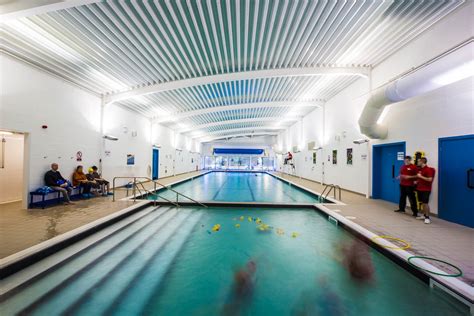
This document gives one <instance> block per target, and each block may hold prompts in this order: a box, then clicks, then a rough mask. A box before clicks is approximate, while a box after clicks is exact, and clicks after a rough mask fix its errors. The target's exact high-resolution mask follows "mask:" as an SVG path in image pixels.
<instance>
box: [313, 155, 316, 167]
mask: <svg viewBox="0 0 474 316" xmlns="http://www.w3.org/2000/svg"><path fill="white" fill-rule="evenodd" d="M315 164H316V152H313V165H315Z"/></svg>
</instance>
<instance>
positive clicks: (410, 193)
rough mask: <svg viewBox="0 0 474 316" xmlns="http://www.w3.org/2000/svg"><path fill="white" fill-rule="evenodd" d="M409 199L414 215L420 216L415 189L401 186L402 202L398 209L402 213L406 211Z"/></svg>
mask: <svg viewBox="0 0 474 316" xmlns="http://www.w3.org/2000/svg"><path fill="white" fill-rule="evenodd" d="M407 197H408V199H409V200H410V205H411V210H412V211H413V214H415V215H416V214H418V208H417V204H416V197H415V187H412V186H406V185H400V202H399V204H398V209H399V210H400V211H405V207H406V206H407Z"/></svg>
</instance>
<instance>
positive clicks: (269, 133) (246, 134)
mask: <svg viewBox="0 0 474 316" xmlns="http://www.w3.org/2000/svg"><path fill="white" fill-rule="evenodd" d="M239 136H252V137H253V136H278V133H274V132H267V133H238V134H230V135H225V136H213V137H206V138H204V139H202V140H201V143H207V142H212V141H213V140H217V139H223V138H229V137H239Z"/></svg>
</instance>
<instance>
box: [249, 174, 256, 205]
mask: <svg viewBox="0 0 474 316" xmlns="http://www.w3.org/2000/svg"><path fill="white" fill-rule="evenodd" d="M247 185H248V187H249V190H250V195H251V196H252V201H253V202H255V196H254V195H253V191H252V187H251V186H250V177H247Z"/></svg>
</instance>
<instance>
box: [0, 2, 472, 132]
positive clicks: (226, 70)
mask: <svg viewBox="0 0 474 316" xmlns="http://www.w3.org/2000/svg"><path fill="white" fill-rule="evenodd" d="M463 3H464V1H462V0H428V1H423V0H418V1H414V0H396V1H382V0H365V1H364V0H357V1H356V0H348V1H335V0H327V1H316V0H174V1H171V0H155V1H151V0H127V1H121V0H107V1H91V0H85V1H79V0H72V1H69V5H66V6H64V7H63V8H61V7H58V6H51V10H48V7H47V6H46V7H41V10H37V11H36V13H37V14H32V13H31V11H29V13H28V14H25V16H23V17H21V15H17V16H15V17H13V18H12V17H11V16H8V18H5V16H2V24H1V32H2V38H1V50H2V52H3V53H5V54H9V55H12V56H14V57H16V58H19V59H21V60H24V61H26V62H28V63H30V64H33V65H36V66H38V67H40V68H42V69H44V70H46V71H48V72H51V73H53V74H55V75H57V76H60V77H62V78H64V79H66V80H69V81H71V82H73V83H75V84H77V85H79V86H81V87H83V88H85V89H88V90H90V91H92V92H94V93H96V94H100V95H102V96H103V97H104V100H105V101H106V102H108V103H116V104H119V105H121V106H123V107H126V108H128V109H131V110H133V111H136V112H139V113H141V114H143V115H145V116H147V117H149V118H152V119H154V120H155V121H157V122H161V123H163V124H166V125H168V126H170V127H171V128H173V129H175V130H177V131H179V132H180V133H183V134H185V135H188V136H190V137H193V138H196V139H198V140H211V139H218V138H227V137H232V136H244V135H273V134H275V133H277V132H278V131H279V130H281V129H282V128H285V127H287V126H289V125H291V124H293V123H294V122H295V121H297V120H298V119H300V118H301V117H302V116H304V115H305V114H307V113H309V112H310V111H312V110H313V109H314V108H315V107H318V106H320V105H321V104H322V103H324V102H325V101H326V100H328V99H330V98H331V97H333V96H334V95H335V94H337V93H338V92H339V91H341V90H342V89H344V88H345V87H347V86H348V85H349V84H351V83H352V82H354V81H355V80H356V79H358V78H360V77H361V76H366V75H367V74H368V70H369V69H370V67H373V66H374V65H377V64H378V63H380V62H381V61H383V60H384V59H385V58H387V57H388V56H389V55H390V54H392V53H393V52H395V51H397V50H398V49H400V48H401V47H402V46H403V45H405V44H406V43H407V42H409V41H410V40H412V39H413V38H414V37H416V36H417V35H419V34H420V33H421V32H423V31H425V30H426V29H427V28H428V27H430V26H431V25H432V24H433V23H435V22H437V21H438V20H440V19H441V18H443V17H444V16H446V15H447V14H449V13H450V12H451V11H453V10H454V9H456V8H457V7H459V6H460V5H462V4H463ZM72 4H75V5H76V6H74V5H72ZM81 4H82V5H81ZM48 11H49V12H48Z"/></svg>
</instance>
